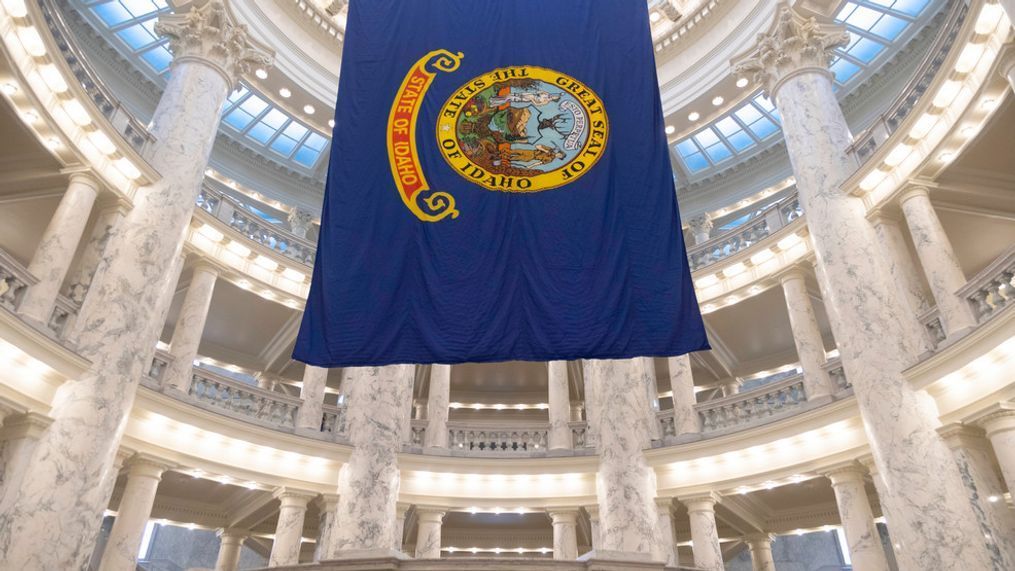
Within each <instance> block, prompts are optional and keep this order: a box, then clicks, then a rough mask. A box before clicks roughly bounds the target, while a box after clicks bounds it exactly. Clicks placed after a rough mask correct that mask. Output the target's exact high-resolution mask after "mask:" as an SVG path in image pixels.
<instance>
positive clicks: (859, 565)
mask: <svg viewBox="0 0 1015 571" xmlns="http://www.w3.org/2000/svg"><path fill="white" fill-rule="evenodd" d="M828 478H829V480H831V482H832V490H833V491H834V492H835V503H836V505H837V506H838V507H839V520H840V522H841V523H842V530H843V533H844V534H845V535H846V543H847V546H848V548H849V556H850V559H851V560H852V561H853V566H854V567H855V568H856V569H863V570H864V571H867V570H869V571H888V569H889V567H888V559H887V558H886V557H885V551H884V548H883V547H882V545H881V537H880V535H878V530H877V527H876V526H875V525H874V515H873V514H872V513H871V508H870V503H869V501H868V499H867V490H866V484H865V483H864V473H863V471H862V469H861V468H860V467H859V466H849V467H846V468H842V469H839V470H836V471H834V472H831V473H829V474H828Z"/></svg>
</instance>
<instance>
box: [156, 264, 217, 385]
mask: <svg viewBox="0 0 1015 571" xmlns="http://www.w3.org/2000/svg"><path fill="white" fill-rule="evenodd" d="M217 280H218V271H217V270H216V269H215V268H214V267H212V266H209V265H207V264H203V263H199V264H197V265H196V266H194V274H193V276H191V278H190V286H189V287H187V295H186V297H184V298H183V306H182V307H181V308H180V315H179V317H178V318H177V319H176V327H175V328H174V329H173V341H172V343H170V346H169V353H170V354H171V355H172V356H173V362H172V363H171V364H170V365H169V367H168V370H167V371H166V373H167V374H166V378H165V383H166V384H167V385H168V386H171V387H173V388H174V389H176V390H178V391H181V392H184V393H185V392H188V391H189V390H190V383H191V380H192V379H193V374H194V373H193V369H194V359H196V358H197V352H198V349H199V347H200V345H201V336H202V335H203V334H204V324H205V322H206V321H207V319H208V309H210V308H211V298H212V294H213V293H214V292H215V282H216V281H217Z"/></svg>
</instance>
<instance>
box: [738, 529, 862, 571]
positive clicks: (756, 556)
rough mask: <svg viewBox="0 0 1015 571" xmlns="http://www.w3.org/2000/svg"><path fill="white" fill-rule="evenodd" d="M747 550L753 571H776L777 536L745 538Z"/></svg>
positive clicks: (766, 535) (761, 535) (764, 534)
mask: <svg viewBox="0 0 1015 571" xmlns="http://www.w3.org/2000/svg"><path fill="white" fill-rule="evenodd" d="M744 541H746V542H747V548H748V549H750V551H751V570H752V571H776V569H775V559H774V558H773V557H772V542H773V541H775V536H774V535H771V534H768V533H755V534H751V535H748V536H747V537H745V538H744ZM853 568H854V569H856V570H857V571H866V569H864V568H863V567H857V566H856V564H854V567H853Z"/></svg>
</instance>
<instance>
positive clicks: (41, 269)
mask: <svg viewBox="0 0 1015 571" xmlns="http://www.w3.org/2000/svg"><path fill="white" fill-rule="evenodd" d="M98 192H99V181H97V180H96V179H95V178H94V177H93V176H91V175H89V174H84V173H77V174H73V175H71V177H70V184H69V185H68V186H67V192H65V193H64V195H63V198H61V199H60V205H59V206H57V208H56V212H55V213H54V214H53V218H52V219H50V221H49V225H48V226H46V231H45V232H44V233H43V235H42V241H41V242H39V246H38V247H37V248H36V249H35V255H33V256H32V261H31V263H29V264H28V272H29V273H31V274H32V275H33V276H35V277H36V278H37V279H38V280H39V281H38V283H36V284H35V285H33V286H30V287H29V288H28V289H27V290H26V291H25V294H24V297H23V298H22V300H21V306H20V307H19V308H18V312H19V313H21V314H22V315H23V316H25V317H27V318H30V319H32V320H33V321H35V322H37V323H43V324H46V323H49V317H50V315H51V314H52V313H53V306H54V305H55V303H56V296H57V295H58V294H59V293H60V286H61V285H63V279H64V277H66V276H67V271H68V270H69V269H70V264H71V261H72V260H73V259H74V252H76V251H77V247H78V243H79V242H80V241H81V235H82V234H84V231H85V226H86V225H87V224H88V215H89V213H91V211H92V205H93V204H95V197H96V196H98Z"/></svg>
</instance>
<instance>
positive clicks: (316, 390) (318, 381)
mask: <svg viewBox="0 0 1015 571" xmlns="http://www.w3.org/2000/svg"><path fill="white" fill-rule="evenodd" d="M327 384H328V369H322V368H321V367H315V366H313V365H307V366H306V367H305V368H304V369H303V386H301V387H300V398H301V399H303V403H302V404H301V405H300V410H299V413H297V415H296V428H303V429H306V430H312V431H315V432H320V431H321V421H322V419H323V417H324V388H325V386H327Z"/></svg>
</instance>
